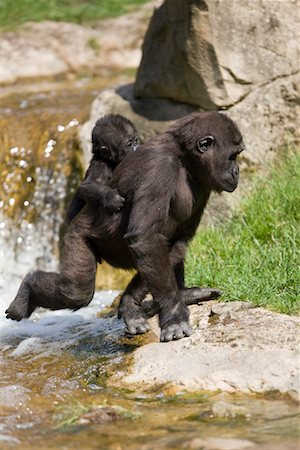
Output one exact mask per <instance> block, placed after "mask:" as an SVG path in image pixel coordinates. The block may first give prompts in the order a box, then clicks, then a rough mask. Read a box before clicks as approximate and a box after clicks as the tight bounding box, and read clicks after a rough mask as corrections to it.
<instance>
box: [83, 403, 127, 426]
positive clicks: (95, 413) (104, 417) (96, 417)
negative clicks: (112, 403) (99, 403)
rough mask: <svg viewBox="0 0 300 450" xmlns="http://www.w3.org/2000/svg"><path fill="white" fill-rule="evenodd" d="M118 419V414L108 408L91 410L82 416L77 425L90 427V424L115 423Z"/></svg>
mask: <svg viewBox="0 0 300 450" xmlns="http://www.w3.org/2000/svg"><path fill="white" fill-rule="evenodd" d="M119 419H120V414H118V412H117V411H116V410H115V409H114V408H109V407H98V408H92V409H91V410H90V411H88V412H86V413H84V414H82V415H81V416H80V417H79V419H78V424H79V425H90V424H92V423H97V424H104V423H111V422H115V421H116V420H119Z"/></svg>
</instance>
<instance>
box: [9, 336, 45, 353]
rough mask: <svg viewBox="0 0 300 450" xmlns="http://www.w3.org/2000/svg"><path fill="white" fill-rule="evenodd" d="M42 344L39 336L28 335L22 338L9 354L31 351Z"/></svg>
mask: <svg viewBox="0 0 300 450" xmlns="http://www.w3.org/2000/svg"><path fill="white" fill-rule="evenodd" d="M41 345H42V340H41V338H39V337H30V338H27V339H24V340H23V341H21V342H20V344H19V345H18V346H17V348H15V350H13V351H12V352H11V356H20V355H24V354H26V353H31V352H34V351H36V350H37V348H40V347H41Z"/></svg>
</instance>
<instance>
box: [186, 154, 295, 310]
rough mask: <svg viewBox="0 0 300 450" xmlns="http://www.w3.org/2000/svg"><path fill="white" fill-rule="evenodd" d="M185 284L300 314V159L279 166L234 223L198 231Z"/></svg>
mask: <svg viewBox="0 0 300 450" xmlns="http://www.w3.org/2000/svg"><path fill="white" fill-rule="evenodd" d="M187 282H188V285H190V286H191V285H196V286H197V285H199V286H209V287H219V288H221V290H222V292H223V296H222V299H223V300H250V301H252V302H253V303H255V304H257V305H260V306H266V307H268V308H269V309H273V310H276V311H279V312H283V313H288V314H296V313H298V312H299V310H300V154H299V153H298V154H297V153H291V154H290V155H289V156H288V157H286V158H285V160H283V161H280V162H278V161H277V163H276V167H275V164H274V168H273V170H272V171H271V173H269V174H268V176H267V177H266V178H265V179H260V180H258V181H257V182H256V184H255V188H254V190H253V191H252V194H251V195H250V196H249V197H248V198H247V199H246V201H244V202H243V204H242V206H241V208H240V210H239V211H238V212H236V214H235V215H234V216H233V218H232V219H231V220H230V221H228V222H226V223H224V224H222V225H220V226H217V227H209V228H207V229H205V230H201V231H200V230H199V232H198V233H197V235H196V236H195V238H194V240H193V242H192V243H191V246H190V249H189V252H188V256H187Z"/></svg>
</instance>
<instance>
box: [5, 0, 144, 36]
mask: <svg viewBox="0 0 300 450" xmlns="http://www.w3.org/2000/svg"><path fill="white" fill-rule="evenodd" d="M146 2H147V0H125V1H124V0H15V1H12V0H0V28H1V29H2V30H11V29H15V28H16V27H18V26H20V25H21V24H23V23H25V22H28V21H32V22H41V21H42V20H54V21H58V22H60V21H64V22H75V23H80V24H82V23H92V22H94V21H95V20H98V19H105V18H107V17H116V16H119V15H121V14H125V13H127V12H129V11H131V10H133V9H134V8H135V7H137V6H138V5H142V4H143V3H146Z"/></svg>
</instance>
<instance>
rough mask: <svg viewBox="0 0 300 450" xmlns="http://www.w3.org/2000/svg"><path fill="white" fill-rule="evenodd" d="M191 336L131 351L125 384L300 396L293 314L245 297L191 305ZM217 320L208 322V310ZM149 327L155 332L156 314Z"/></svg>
mask: <svg viewBox="0 0 300 450" xmlns="http://www.w3.org/2000/svg"><path fill="white" fill-rule="evenodd" d="M190 310H191V323H192V324H193V329H194V333H193V334H192V336H191V337H189V338H185V339H182V340H180V341H173V342H168V343H165V344H161V343H151V344H147V345H144V346H143V347H140V348H139V349H137V350H136V351H135V352H134V362H133V367H132V371H131V373H130V374H129V375H125V376H124V378H123V381H124V382H125V383H126V384H128V383H129V384H132V383H143V384H147V385H148V384H149V385H151V384H159V383H173V384H175V385H177V386H180V387H181V388H182V389H184V390H191V391H193V390H201V389H204V390H210V391H216V390H222V391H227V392H236V391H241V392H245V393H252V392H255V393H264V392H269V391H279V392H281V393H288V394H290V395H291V396H292V397H293V398H300V384H299V326H300V320H299V318H298V317H290V316H287V315H284V314H277V313H273V312H271V311H268V310H266V309H264V308H256V307H253V305H251V304H249V303H247V302H230V303H216V302H208V303H206V304H203V305H202V306H192V307H191V308H190ZM212 312H213V313H214V314H217V315H219V320H217V321H214V322H211V320H210V318H211V314H212ZM151 328H152V331H153V332H154V333H156V335H157V339H158V336H159V329H158V325H157V322H156V321H155V319H151Z"/></svg>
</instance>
